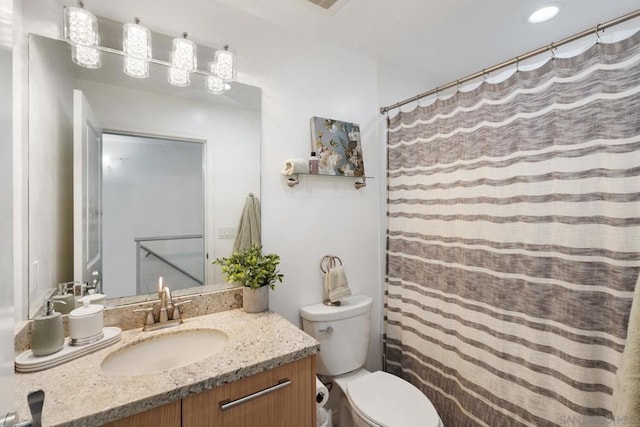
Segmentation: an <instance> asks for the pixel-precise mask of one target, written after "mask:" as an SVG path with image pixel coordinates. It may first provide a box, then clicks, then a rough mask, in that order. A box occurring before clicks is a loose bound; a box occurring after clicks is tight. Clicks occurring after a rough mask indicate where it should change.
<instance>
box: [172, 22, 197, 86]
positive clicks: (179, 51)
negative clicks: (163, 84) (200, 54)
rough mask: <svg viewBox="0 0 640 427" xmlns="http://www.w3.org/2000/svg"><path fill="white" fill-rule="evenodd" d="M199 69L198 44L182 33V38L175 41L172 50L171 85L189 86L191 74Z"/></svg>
mask: <svg viewBox="0 0 640 427" xmlns="http://www.w3.org/2000/svg"><path fill="white" fill-rule="evenodd" d="M197 68H198V58H197V48H196V44H195V43H194V42H193V41H191V40H189V39H188V38H187V33H186V32H185V33H182V38H177V39H173V42H172V48H171V68H170V69H169V83H171V84H172V85H174V86H188V85H189V84H190V81H189V73H191V72H193V71H196V70H197Z"/></svg>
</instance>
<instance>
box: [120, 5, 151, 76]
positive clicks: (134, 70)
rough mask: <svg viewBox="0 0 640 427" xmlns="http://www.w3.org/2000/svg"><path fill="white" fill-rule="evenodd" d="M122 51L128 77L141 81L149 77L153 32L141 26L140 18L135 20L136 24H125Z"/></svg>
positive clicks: (123, 66) (124, 67)
mask: <svg viewBox="0 0 640 427" xmlns="http://www.w3.org/2000/svg"><path fill="white" fill-rule="evenodd" d="M122 51H123V54H124V59H123V63H122V68H123V70H124V73H125V74H126V75H128V76H131V77H136V78H139V79H143V78H146V77H149V60H150V59H151V31H149V29H147V28H145V27H143V26H142V25H140V18H135V20H134V23H128V24H124V27H123V30H122Z"/></svg>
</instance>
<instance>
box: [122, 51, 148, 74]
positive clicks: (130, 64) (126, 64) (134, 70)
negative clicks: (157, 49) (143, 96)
mask: <svg viewBox="0 0 640 427" xmlns="http://www.w3.org/2000/svg"><path fill="white" fill-rule="evenodd" d="M122 69H123V71H124V73H125V74H126V75H128V76H131V77H135V78H138V79H145V78H147V77H149V61H147V60H144V59H139V58H134V57H133V56H125V57H124V58H123V59H122Z"/></svg>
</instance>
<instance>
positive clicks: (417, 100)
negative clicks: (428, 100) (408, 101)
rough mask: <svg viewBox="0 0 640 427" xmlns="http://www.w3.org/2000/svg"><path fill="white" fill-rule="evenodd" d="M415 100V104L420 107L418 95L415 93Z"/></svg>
mask: <svg viewBox="0 0 640 427" xmlns="http://www.w3.org/2000/svg"><path fill="white" fill-rule="evenodd" d="M415 102H416V105H417V106H418V107H420V95H416V99H415Z"/></svg>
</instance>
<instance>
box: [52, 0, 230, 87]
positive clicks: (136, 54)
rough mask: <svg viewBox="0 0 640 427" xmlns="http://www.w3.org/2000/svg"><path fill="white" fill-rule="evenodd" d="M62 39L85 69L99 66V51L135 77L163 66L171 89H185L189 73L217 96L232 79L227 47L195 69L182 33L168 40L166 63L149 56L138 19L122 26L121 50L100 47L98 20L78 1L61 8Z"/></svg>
mask: <svg viewBox="0 0 640 427" xmlns="http://www.w3.org/2000/svg"><path fill="white" fill-rule="evenodd" d="M64 38H65V40H66V41H67V43H69V44H70V45H71V59H72V60H73V62H74V63H76V64H78V65H80V66H82V67H86V68H100V67H101V66H102V51H106V52H109V53H115V54H118V55H122V57H123V64H122V69H123V71H124V73H125V74H127V75H128V76H131V77H135V78H146V77H149V63H150V62H153V63H155V64H158V65H162V66H165V67H167V69H168V70H169V73H168V74H169V75H168V80H169V83H171V84H172V85H174V86H181V87H185V86H189V85H190V84H191V80H190V75H191V73H197V74H201V75H204V76H206V77H207V80H206V89H207V90H208V91H209V92H211V93H213V94H215V95H220V94H222V93H225V92H226V91H227V90H229V89H231V87H230V86H229V84H228V83H227V82H233V81H235V79H236V59H235V54H234V53H233V52H230V51H229V46H228V45H227V46H225V47H224V49H222V50H217V51H216V52H215V54H214V60H213V61H211V62H209V63H208V65H207V70H206V71H203V70H199V69H198V56H197V45H196V44H195V43H194V42H193V41H191V40H189V39H188V38H187V33H186V32H185V33H183V34H182V37H181V38H175V39H173V41H172V49H171V60H170V62H167V61H164V60H159V59H154V58H153V56H152V55H151V31H149V29H148V28H146V27H144V26H142V25H140V18H135V19H134V22H133V23H128V24H125V25H124V27H123V30H122V51H119V50H117V49H113V48H110V47H105V46H101V45H100V35H99V34H98V19H97V18H96V16H95V15H94V14H92V13H91V12H89V11H87V10H86V9H85V8H84V4H83V2H82V0H78V7H73V6H67V7H65V8H64Z"/></svg>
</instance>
